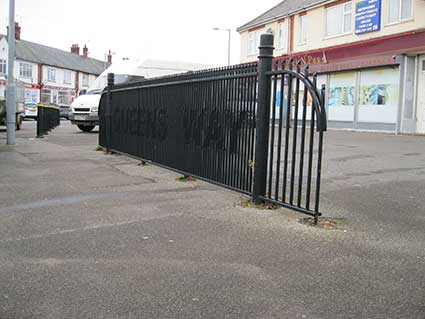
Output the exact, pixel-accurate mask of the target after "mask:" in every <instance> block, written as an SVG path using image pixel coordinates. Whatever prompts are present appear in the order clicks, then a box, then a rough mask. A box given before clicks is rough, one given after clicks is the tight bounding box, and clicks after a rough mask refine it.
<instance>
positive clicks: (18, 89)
mask: <svg viewBox="0 0 425 319" xmlns="http://www.w3.org/2000/svg"><path fill="white" fill-rule="evenodd" d="M0 80H2V81H3V82H4V78H0ZM0 86H3V87H1V88H0V89H2V90H0V92H1V91H3V92H4V93H5V90H4V89H3V88H4V85H0ZM24 92H25V90H24V83H23V82H21V81H15V116H16V120H15V121H16V129H17V130H20V129H21V126H22V117H23V115H24V112H25V106H24V102H25V94H24ZM0 125H7V115H6V96H4V98H3V97H2V96H0Z"/></svg>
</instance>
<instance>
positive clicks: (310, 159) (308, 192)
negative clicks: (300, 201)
mask: <svg viewBox="0 0 425 319" xmlns="http://www.w3.org/2000/svg"><path fill="white" fill-rule="evenodd" d="M313 87H314V89H316V88H317V75H316V74H314V75H313ZM315 107H317V106H316V103H315V102H314V99H313V102H312V106H311V119H310V146H309V154H308V171H307V190H306V203H305V208H306V209H307V210H309V209H310V195H311V174H312V170H313V152H314V125H315V118H314V117H315V115H316V112H315V109H314V108H315Z"/></svg>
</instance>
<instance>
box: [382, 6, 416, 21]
mask: <svg viewBox="0 0 425 319" xmlns="http://www.w3.org/2000/svg"><path fill="white" fill-rule="evenodd" d="M411 18H412V0H389V4H388V23H397V22H400V21H403V20H408V19H411Z"/></svg>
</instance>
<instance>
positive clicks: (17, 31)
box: [7, 22, 21, 40]
mask: <svg viewBox="0 0 425 319" xmlns="http://www.w3.org/2000/svg"><path fill="white" fill-rule="evenodd" d="M7 36H8V37H9V27H7ZM15 40H21V27H20V26H19V23H18V22H15Z"/></svg>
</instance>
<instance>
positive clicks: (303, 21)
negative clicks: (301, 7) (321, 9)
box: [298, 15, 307, 44]
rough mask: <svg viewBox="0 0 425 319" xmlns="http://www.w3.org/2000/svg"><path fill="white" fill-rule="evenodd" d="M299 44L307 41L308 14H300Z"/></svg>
mask: <svg viewBox="0 0 425 319" xmlns="http://www.w3.org/2000/svg"><path fill="white" fill-rule="evenodd" d="M299 24H300V25H299V27H300V28H299V29H300V34H299V36H300V37H299V39H298V40H299V44H304V43H307V15H302V16H299Z"/></svg>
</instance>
